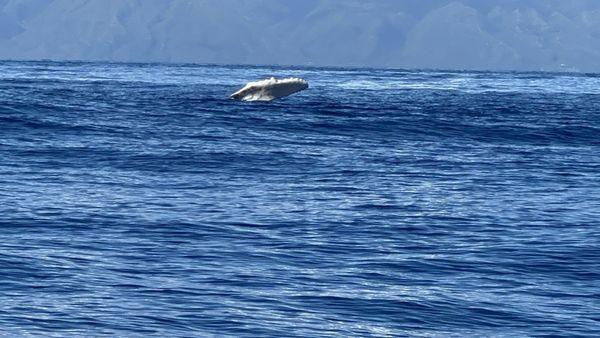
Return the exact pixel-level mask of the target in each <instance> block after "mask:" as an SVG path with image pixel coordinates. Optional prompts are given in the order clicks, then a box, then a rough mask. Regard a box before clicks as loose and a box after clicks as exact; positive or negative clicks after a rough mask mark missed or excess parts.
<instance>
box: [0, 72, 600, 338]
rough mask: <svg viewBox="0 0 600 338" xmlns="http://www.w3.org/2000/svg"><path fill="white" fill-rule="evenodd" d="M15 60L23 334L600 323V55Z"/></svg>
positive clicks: (528, 329)
mask: <svg viewBox="0 0 600 338" xmlns="http://www.w3.org/2000/svg"><path fill="white" fill-rule="evenodd" d="M0 70H2V72H1V73H0V74H2V75H0V124H1V125H2V128H0V158H1V159H2V161H0V227H1V228H2V232H0V243H2V244H0V249H1V250H0V272H2V276H3V279H2V280H1V281H0V290H2V293H1V295H0V298H1V300H2V304H3V308H2V309H1V310H0V327H1V328H2V331H3V332H5V333H6V334H7V335H11V336H23V335H30V334H32V335H42V336H65V335H76V336H88V335H94V336H104V335H106V336H115V335H116V336H148V335H156V336H181V337H188V336H211V335H217V336H236V337H238V336H253V337H254V336H275V337H282V336H286V337H287V336H298V337H306V336H310V337H313V336H314V337H320V336H375V337H380V336H549V337H550V336H565V337H576V336H581V337H593V336H598V335H599V334H600V323H599V319H598V315H597V314H598V313H600V307H599V306H598V302H597V301H596V299H597V298H598V282H597V281H598V280H599V279H600V265H599V264H598V262H599V261H600V251H599V250H598V248H597V247H598V243H599V239H600V230H599V228H598V219H599V218H600V213H599V210H600V208H599V206H600V193H599V192H600V157H599V156H598V154H600V144H599V141H598V140H599V139H600V138H599V137H598V136H600V115H599V114H598V112H599V111H600V100H599V95H600V92H598V90H597V89H594V88H600V86H597V85H598V84H599V83H596V82H598V77H597V76H595V75H590V76H588V75H582V74H548V73H488V72H435V71H406V70H376V69H327V68H302V67H254V66H252V67H246V66H198V65H189V64H185V65H152V64H111V63H81V62H67V63H51V62H22V63H21V62H4V63H0ZM278 74H286V75H290V76H299V77H303V78H306V79H308V80H309V81H310V83H311V87H310V89H308V90H307V91H305V92H302V93H300V94H298V95H295V96H292V97H288V98H286V99H283V100H280V101H276V102H270V103H264V102H262V103H256V102H253V103H238V102H234V101H231V100H229V99H228V95H229V94H230V93H231V92H233V91H235V90H236V89H238V88H239V87H240V86H242V85H244V84H245V82H247V81H251V80H256V79H260V78H262V77H265V76H272V75H278Z"/></svg>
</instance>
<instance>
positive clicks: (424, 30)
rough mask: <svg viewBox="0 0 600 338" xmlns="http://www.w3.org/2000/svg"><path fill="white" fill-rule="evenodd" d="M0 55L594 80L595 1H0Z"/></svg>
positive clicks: (597, 68) (599, 52) (597, 56)
mask: <svg viewBox="0 0 600 338" xmlns="http://www.w3.org/2000/svg"><path fill="white" fill-rule="evenodd" d="M0 59H55V60H108V61H143V62H146V61H157V62H196V63H224V64H238V63H243V64H283V65H290V64H295V65H326V66H368V67H394V68H442V69H500V70H512V69H514V70H566V71H592V72H600V0H457V1H452V0H0Z"/></svg>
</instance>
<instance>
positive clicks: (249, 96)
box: [231, 77, 308, 101]
mask: <svg viewBox="0 0 600 338" xmlns="http://www.w3.org/2000/svg"><path fill="white" fill-rule="evenodd" d="M306 88H308V82H307V81H305V80H302V79H299V78H294V77H290V78H287V79H276V78H274V77H272V78H270V79H266V80H262V81H255V82H250V83H248V84H247V85H246V86H245V87H244V88H242V89H240V90H238V91H237V92H235V93H233V94H231V98H232V99H234V100H238V101H273V100H275V99H278V98H280V97H284V96H288V95H292V94H294V93H297V92H299V91H302V90H304V89H306Z"/></svg>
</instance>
